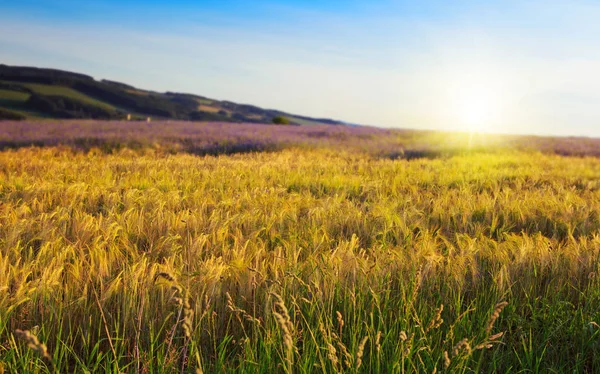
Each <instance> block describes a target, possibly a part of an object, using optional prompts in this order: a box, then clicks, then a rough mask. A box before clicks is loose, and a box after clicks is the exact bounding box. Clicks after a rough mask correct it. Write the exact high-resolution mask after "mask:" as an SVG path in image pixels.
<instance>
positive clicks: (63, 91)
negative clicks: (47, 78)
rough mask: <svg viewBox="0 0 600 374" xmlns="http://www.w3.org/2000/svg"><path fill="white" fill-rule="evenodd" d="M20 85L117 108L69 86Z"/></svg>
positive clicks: (96, 104)
mask: <svg viewBox="0 0 600 374" xmlns="http://www.w3.org/2000/svg"><path fill="white" fill-rule="evenodd" d="M0 82H2V81H0ZM4 83H11V82H4ZM13 84H14V83H13ZM18 85H19V86H23V87H26V88H28V89H30V90H32V91H33V92H36V93H39V94H41V95H55V96H64V97H68V98H71V99H75V100H79V101H82V102H84V103H88V104H92V105H95V106H98V107H101V108H104V109H109V110H114V109H115V107H114V106H112V105H110V104H107V103H105V102H103V101H100V100H96V99H94V98H93V97H90V96H87V95H85V94H82V93H81V92H79V91H76V90H74V89H72V88H69V87H62V86H56V85H47V84H38V83H18ZM9 92H14V93H17V94H19V92H15V91H9ZM21 94H22V93H21ZM25 95H26V98H25V100H26V99H27V98H29V95H27V94H25Z"/></svg>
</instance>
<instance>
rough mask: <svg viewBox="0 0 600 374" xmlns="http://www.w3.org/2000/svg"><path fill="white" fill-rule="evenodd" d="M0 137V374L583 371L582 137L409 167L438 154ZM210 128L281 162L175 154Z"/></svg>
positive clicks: (333, 139) (594, 208)
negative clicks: (84, 143)
mask: <svg viewBox="0 0 600 374" xmlns="http://www.w3.org/2000/svg"><path fill="white" fill-rule="evenodd" d="M10 124H11V126H8V125H6V127H1V126H0V139H1V140H3V141H8V140H7V139H12V140H13V141H14V143H13V144H12V146H11V147H10V148H6V147H5V148H4V150H2V151H1V152H0V202H1V205H0V362H1V364H0V368H3V370H5V371H6V372H41V373H44V372H60V373H64V372H91V373H96V372H107V373H108V372H110V373H113V372H132V373H133V372H142V373H162V372H165V373H166V372H199V371H203V372H287V373H292V372H296V373H298V372H310V373H312V372H323V373H325V372H327V373H329V372H365V373H367V372H375V373H378V372H379V373H391V372H397V373H410V372H426V373H432V372H460V373H470V372H513V373H517V372H518V373H525V372H527V373H528V372H531V373H537V372H556V373H559V372H589V373H592V372H598V371H600V356H599V355H598V354H597V353H598V352H599V349H600V287H599V286H600V284H599V280H598V271H599V270H600V269H599V264H600V262H599V256H600V236H599V232H600V231H599V230H600V215H599V213H600V160H599V159H598V158H596V157H590V156H585V155H586V154H593V152H592V151H589V152H587V153H586V152H581V150H582V149H584V150H586V149H588V148H586V147H588V146H590V144H593V142H594V140H592V139H588V140H585V139H580V140H579V142H577V141H575V140H574V139H562V140H561V139H546V138H539V139H538V138H536V139H534V140H532V139H533V138H529V139H528V140H527V142H526V143H527V144H530V146H528V147H524V146H522V145H523V144H525V140H522V141H516V140H515V139H516V138H507V139H504V140H503V143H502V146H493V147H491V146H490V147H489V148H486V147H479V148H477V149H476V150H474V151H469V152H467V151H465V152H460V151H457V148H456V144H463V143H460V142H459V143H456V142H454V143H452V144H453V148H447V147H446V146H439V144H438V146H436V147H433V146H432V147H433V149H434V150H436V151H435V152H429V153H426V154H424V155H425V156H426V157H408V158H410V159H407V158H403V157H401V155H403V154H404V155H405V154H407V153H408V152H409V151H411V150H413V149H421V150H422V149H423V144H424V141H425V140H428V141H429V142H431V143H435V142H436V141H437V142H438V143H439V142H441V140H440V139H446V138H447V136H444V135H437V134H433V133H418V132H380V131H384V130H376V129H373V130H365V129H332V130H325V128H320V127H316V130H315V128H314V127H312V126H311V127H310V130H307V129H305V128H300V127H292V129H290V128H289V127H285V126H282V127H274V126H265V127H261V126H257V125H248V127H244V126H245V125H230V126H232V127H226V126H225V125H222V124H215V125H206V126H205V127H201V128H200V127H194V125H192V124H177V123H174V124H173V126H175V127H174V129H175V130H173V131H179V132H180V133H183V134H185V138H186V139H187V138H190V139H192V140H191V142H192V143H193V144H195V147H196V148H193V147H192V146H190V147H191V148H189V149H188V148H185V147H184V146H185V145H186V144H188V143H185V142H183V141H180V140H177V139H174V137H173V136H172V134H169V133H168V131H167V130H164V131H165V132H164V133H163V134H162V135H161V136H158V135H156V134H157V132H154V133H153V131H158V130H156V129H155V128H153V127H149V128H147V131H146V132H145V135H146V136H147V137H142V138H136V140H135V144H136V147H135V148H131V147H127V146H122V147H115V146H114V142H115V139H117V138H116V137H117V135H118V136H120V138H119V139H120V140H121V142H122V144H125V145H127V144H130V143H128V142H129V141H130V140H131V139H130V137H132V136H133V135H132V134H134V133H135V134H139V131H138V132H133V131H132V132H131V133H128V132H127V129H126V128H123V127H124V126H125V125H123V124H122V123H106V124H105V125H102V126H105V127H103V128H102V127H101V124H100V123H96V127H93V128H92V127H91V126H89V127H86V126H85V123H83V124H79V125H78V126H79V127H77V124H78V122H64V123H62V124H58V123H48V124H47V125H48V127H47V130H44V131H47V132H43V131H35V130H36V129H40V128H41V126H42V125H39V126H40V127H36V126H38V125H36V124H35V123H33V124H31V123H30V124H22V125H17V124H15V123H10ZM17 126H22V127H20V128H19V127H17ZM28 126H29V127H28ZM111 126H115V127H119V126H120V128H121V132H118V133H117V132H116V130H115V128H113V127H111ZM131 126H151V124H144V125H142V124H132V125H131ZM177 126H181V127H177ZM211 126H215V128H220V129H221V133H219V134H220V136H222V137H224V138H225V140H227V141H230V142H234V141H235V140H234V138H233V135H231V134H233V130H235V129H236V128H235V127H234V126H240V127H238V128H237V130H238V134H239V137H238V138H237V141H240V142H244V141H249V140H248V139H254V140H256V139H258V137H259V135H260V136H264V134H266V133H267V131H271V134H276V137H275V138H276V139H279V141H280V142H281V143H278V144H279V145H280V146H278V147H274V148H272V149H270V151H269V152H253V153H235V152H230V153H231V154H221V155H216V156H212V155H200V154H202V152H195V154H194V152H192V153H190V152H191V151H192V150H198V149H200V148H199V147H200V146H201V145H202V144H205V143H194V142H200V141H199V140H198V139H206V138H208V139H210V141H211V142H212V141H214V139H215V138H214V137H217V136H218V135H217V134H216V133H212V132H211V131H212V130H211V129H212V127H211ZM224 126H225V127H224ZM250 126H256V127H250ZM163 128H165V126H163ZM334 128H336V127H334ZM73 129H77V131H78V134H79V139H84V138H86V137H87V138H88V139H95V141H96V142H95V143H93V144H94V146H92V145H90V146H88V147H83V148H82V147H78V146H77V145H78V144H79V145H81V143H78V142H77V141H76V140H77V139H76V138H75V137H74V135H73V134H74V133H75V131H74V130H73ZM99 129H100V130H99ZM134 129H137V128H136V127H134ZM186 129H187V132H183V131H184V130H186ZM301 129H302V130H301ZM101 130H102V131H101ZM61 131H62V132H61ZM86 131H87V132H86ZM103 131H104V132H103ZM229 131H232V132H231V133H230V132H229ZM251 131H254V132H251ZM290 131H291V132H290ZM327 131H331V132H327ZM315 132H316V133H318V134H320V135H319V136H320V137H319V136H311V135H308V134H315ZM323 132H324V133H323ZM64 134H69V136H71V137H69V136H66V135H65V136H64V137H62V139H63V140H64V141H58V140H57V139H61V136H63V135H64ZM115 134H116V135H115ZM148 134H154V135H153V136H150V135H148ZM251 134H254V135H255V136H256V138H252V136H253V135H251ZM256 134H259V135H256ZM261 134H262V135H261ZM290 134H291V135H290ZM340 134H342V135H340ZM392 135H393V136H392ZM36 136H37V138H36ZM182 136H183V135H182ZM211 136H212V137H213V138H211ZM229 136H231V138H228V137H229ZM293 137H295V138H296V139H298V140H297V142H296V143H294V142H292V141H291V140H290V139H293ZM390 139H391V140H390ZM461 139H462V138H461ZM519 139H520V138H519ZM509 140H510V141H509ZM28 142H34V143H35V144H38V145H43V146H44V147H41V148H39V147H37V148H30V147H26V145H27V144H28ZM102 142H108V143H110V144H112V145H111V146H110V147H102V146H101V144H104V143H102ZM111 142H112V143H111ZM178 142H179V143H178ZM520 142H522V143H520ZM586 142H588V143H586ZM357 143H358V144H360V145H361V146H360V147H359V146H357V145H356V144H357ZM89 144H92V143H89ZM176 144H179V146H178V147H177V146H175V145H176ZM190 144H191V143H190ZM206 144H209V143H206ZM440 144H441V143H440ZM486 144H488V143H486ZM494 144H496V143H494ZM531 144H533V146H531ZM565 144H566V145H565ZM188 145H189V144H188ZM382 145H384V146H382ZM550 145H551V147H550ZM394 147H395V148H394ZM411 147H413V148H411ZM552 147H554V148H552ZM590 147H591V146H590ZM371 148H373V149H371ZM381 148H383V149H384V150H385V152H383V153H382V152H380V150H381ZM394 149H396V153H393V152H392V151H393V150H394ZM439 149H442V150H444V149H446V150H448V149H452V150H453V152H441V151H439ZM536 149H541V150H543V151H544V152H540V151H539V150H536ZM567 149H569V150H572V154H575V155H578V156H577V157H575V156H561V155H558V154H554V153H555V152H559V153H566V151H565V150H567ZM590 149H593V147H591V148H590ZM400 150H402V152H400ZM551 150H552V152H551ZM399 155H400V156H399ZM582 155H583V157H581V156H582ZM28 344H29V347H28ZM0 370H2V369H0Z"/></svg>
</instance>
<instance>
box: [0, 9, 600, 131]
mask: <svg viewBox="0 0 600 374" xmlns="http://www.w3.org/2000/svg"><path fill="white" fill-rule="evenodd" d="M598 19H600V4H596V3H594V2H593V1H588V0H572V1H560V0H550V1H541V0H526V1H516V0H508V1H491V2H486V3H485V4H482V2H477V1H474V0H472V1H471V0H460V1H453V2H447V1H441V0H433V1H420V2H414V1H400V0H378V1H368V2H367V1H358V0H349V1H342V0H328V1H321V2H313V1H308V0H278V1H277V0H270V1H268V0H257V1H252V2H244V1H236V0H232V1H212V0H211V1H192V0H173V1H169V2H167V1H159V0H150V1H141V0H134V1H127V2H120V1H116V0H104V1H99V0H90V1H85V2H82V1H77V0H52V1H50V0H20V1H18V2H0V51H1V52H0V63H5V64H9V65H26V66H39V67H51V68H57V69H64V70H71V71H76V72H81V73H84V74H89V75H92V76H94V77H96V78H98V79H100V78H103V79H111V80H116V81H121V82H124V83H128V84H133V85H135V86H137V87H140V88H146V89H152V90H158V91H167V90H169V91H178V92H189V93H196V94H199V95H204V96H208V97H212V98H216V99H222V100H230V101H235V102H240V103H249V104H254V105H258V106H261V107H267V108H276V109H280V110H284V111H288V112H292V113H297V114H304V115H310V116H315V117H330V118H336V119H341V120H345V121H348V122H353V123H361V124H370V125H375V126H381V127H400V128H417V129H442V130H471V131H483V132H499V133H525V134H542V135H585V136H600V126H599V125H600V105H599V103H600V74H598V68H599V67H600V47H599V46H600V23H599V22H597V20H598Z"/></svg>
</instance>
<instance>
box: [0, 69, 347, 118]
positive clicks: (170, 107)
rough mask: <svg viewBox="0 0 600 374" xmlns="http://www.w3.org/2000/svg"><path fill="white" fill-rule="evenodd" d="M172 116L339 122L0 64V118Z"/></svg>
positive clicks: (84, 76) (54, 70)
mask: <svg viewBox="0 0 600 374" xmlns="http://www.w3.org/2000/svg"><path fill="white" fill-rule="evenodd" d="M128 116H130V117H131V119H133V120H135V119H139V120H142V119H146V118H147V117H152V118H153V119H177V120H192V121H223V122H246V123H271V122H272V120H273V118H275V117H278V116H283V117H286V118H287V119H288V120H289V122H290V124H294V125H319V124H327V125H338V124H343V122H341V121H336V120H332V119H327V118H311V117H306V116H299V115H294V114H289V113H285V112H281V111H278V110H273V109H263V108H259V107H256V106H253V105H246V104H237V103H233V102H230V101H218V100H214V99H210V98H207V97H203V96H198V95H192V94H185V93H177V92H165V93H159V92H153V91H146V90H142V89H139V88H135V87H133V86H130V85H128V84H125V83H120V82H114V81H110V80H100V81H97V80H95V79H94V78H92V77H91V76H88V75H84V74H78V73H72V72H68V71H63V70H56V69H42V68H34V67H22V66H8V65H2V64H0V119H10V120H15V119H26V118H57V119H58V118H81V119H83V118H89V119H126V118H127V117H128Z"/></svg>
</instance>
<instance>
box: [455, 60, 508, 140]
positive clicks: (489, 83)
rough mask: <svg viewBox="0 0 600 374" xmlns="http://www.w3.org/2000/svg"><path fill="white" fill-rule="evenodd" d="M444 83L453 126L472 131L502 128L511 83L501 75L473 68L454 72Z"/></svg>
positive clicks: (478, 131)
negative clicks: (508, 86) (507, 93)
mask: <svg viewBox="0 0 600 374" xmlns="http://www.w3.org/2000/svg"><path fill="white" fill-rule="evenodd" d="M444 85H445V87H444V91H445V95H446V96H445V97H446V100H445V102H446V105H447V106H446V110H447V112H446V113H448V119H449V126H452V128H453V129H455V130H459V131H467V132H469V133H492V132H496V131H499V130H501V126H502V122H503V119H504V112H505V108H504V107H505V104H504V100H503V98H504V97H505V96H506V91H507V89H506V88H507V87H506V85H507V83H506V82H505V79H503V77H502V76H501V75H500V74H495V73H494V71H492V70H488V69H483V68H478V69H477V68H473V69H469V70H468V71H463V72H462V73H461V72H459V73H456V74H452V76H451V77H450V78H449V79H447V80H445V82H444Z"/></svg>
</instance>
